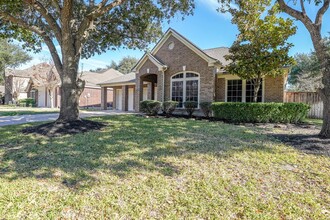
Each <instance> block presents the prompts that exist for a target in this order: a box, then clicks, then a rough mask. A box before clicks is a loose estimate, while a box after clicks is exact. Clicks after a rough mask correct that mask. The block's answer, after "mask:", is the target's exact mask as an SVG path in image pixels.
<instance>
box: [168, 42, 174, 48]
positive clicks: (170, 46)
mask: <svg viewBox="0 0 330 220" xmlns="http://www.w3.org/2000/svg"><path fill="white" fill-rule="evenodd" d="M168 49H169V50H173V49H174V42H170V43H169V44H168Z"/></svg>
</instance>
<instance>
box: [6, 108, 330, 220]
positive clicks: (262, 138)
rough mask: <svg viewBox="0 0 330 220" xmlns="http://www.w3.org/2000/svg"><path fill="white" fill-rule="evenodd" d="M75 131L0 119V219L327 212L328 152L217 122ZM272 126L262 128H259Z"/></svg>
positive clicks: (122, 122) (308, 215)
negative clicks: (57, 133) (37, 128)
mask: <svg viewBox="0 0 330 220" xmlns="http://www.w3.org/2000/svg"><path fill="white" fill-rule="evenodd" d="M94 120H97V121H105V122H107V123H109V126H108V127H106V128H105V129H103V130H102V131H93V132H89V133H84V134H78V135H74V136H62V137H60V138H51V139H49V138H45V137H39V136H34V135H22V134H21V133H20V132H19V131H20V130H21V129H22V128H24V127H26V126H27V125H20V126H11V127H3V128H0V140H1V144H0V213H1V217H2V218H5V219H17V218H69V219H70V218H71V219H79V218H80V219H83V218H85V219H93V218H94V219H95V218H96V219H102V218H108V219H123V218H124V219H125V218H132V219H156V218H158V219H175V218H191V219H197V218H199V219H240V218H245V219H281V218H282V219H299V218H303V219H329V217H330V216H329V211H330V210H329V207H330V196H329V190H330V189H329V186H330V160H329V157H325V156H322V155H312V154H305V153H303V152H301V151H298V150H296V149H294V148H292V147H289V146H286V145H284V144H281V143H280V142H278V141H276V140H275V139H274V138H271V137H269V136H266V135H264V134H263V130H264V129H259V128H255V127H244V126H235V125H230V124H224V123H221V122H208V121H194V120H185V119H175V118H170V119H164V118H143V117H137V116H132V115H125V116H108V117H100V118H95V119H94ZM268 129H271V128H268Z"/></svg>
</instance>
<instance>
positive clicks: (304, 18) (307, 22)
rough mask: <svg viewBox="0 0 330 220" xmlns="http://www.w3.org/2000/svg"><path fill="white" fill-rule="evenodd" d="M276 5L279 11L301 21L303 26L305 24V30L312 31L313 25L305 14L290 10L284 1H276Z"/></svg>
mask: <svg viewBox="0 0 330 220" xmlns="http://www.w3.org/2000/svg"><path fill="white" fill-rule="evenodd" d="M326 1H329V0H326ZM277 3H278V4H279V6H280V9H281V10H282V11H284V12H285V13H287V14H288V15H290V16H292V17H294V18H295V19H297V20H299V21H301V22H302V23H303V24H305V26H306V28H307V29H309V30H312V29H313V27H314V23H313V22H312V20H311V19H310V18H309V17H308V16H306V14H304V13H303V12H300V11H298V10H296V9H293V8H291V7H290V6H288V5H287V4H286V3H285V2H284V0H277Z"/></svg>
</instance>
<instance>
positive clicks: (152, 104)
mask: <svg viewBox="0 0 330 220" xmlns="http://www.w3.org/2000/svg"><path fill="white" fill-rule="evenodd" d="M161 107H162V103H161V102H159V101H156V100H145V101H141V102H140V110H141V111H142V112H144V113H146V114H147V115H157V114H158V112H159V111H160V109H161Z"/></svg>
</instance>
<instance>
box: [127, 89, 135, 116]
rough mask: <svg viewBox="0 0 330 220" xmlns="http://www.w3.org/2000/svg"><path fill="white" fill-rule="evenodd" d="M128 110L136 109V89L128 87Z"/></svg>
mask: <svg viewBox="0 0 330 220" xmlns="http://www.w3.org/2000/svg"><path fill="white" fill-rule="evenodd" d="M128 111H134V89H133V88H130V89H128Z"/></svg>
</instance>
